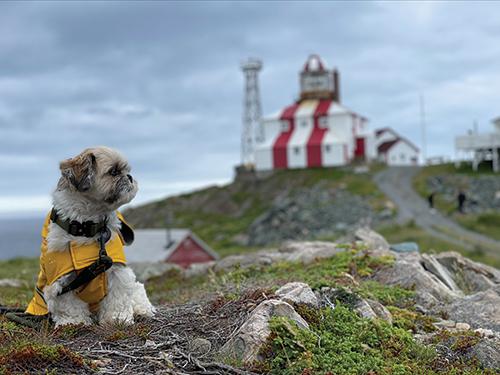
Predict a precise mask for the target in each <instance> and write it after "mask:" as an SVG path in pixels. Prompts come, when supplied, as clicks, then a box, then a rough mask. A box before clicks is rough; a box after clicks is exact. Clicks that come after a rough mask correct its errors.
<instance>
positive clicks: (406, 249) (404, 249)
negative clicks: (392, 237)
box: [391, 242, 420, 253]
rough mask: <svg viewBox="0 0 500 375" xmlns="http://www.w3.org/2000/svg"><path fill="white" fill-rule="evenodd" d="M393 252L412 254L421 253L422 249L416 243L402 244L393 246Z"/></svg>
mask: <svg viewBox="0 0 500 375" xmlns="http://www.w3.org/2000/svg"><path fill="white" fill-rule="evenodd" d="M391 250H392V251H395V252H396V253H411V252H413V251H415V252H417V253H418V252H419V251H420V248H419V246H418V243H416V242H401V243H396V244H392V245H391Z"/></svg>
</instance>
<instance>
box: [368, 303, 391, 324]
mask: <svg viewBox="0 0 500 375" xmlns="http://www.w3.org/2000/svg"><path fill="white" fill-rule="evenodd" d="M366 302H368V304H369V305H370V307H371V308H372V310H373V312H374V313H375V314H376V315H377V317H378V318H379V319H382V320H385V321H386V322H387V323H390V324H392V314H391V312H390V311H389V310H387V308H386V307H385V306H384V305H382V304H381V303H380V302H378V301H375V300H372V299H367V300H366Z"/></svg>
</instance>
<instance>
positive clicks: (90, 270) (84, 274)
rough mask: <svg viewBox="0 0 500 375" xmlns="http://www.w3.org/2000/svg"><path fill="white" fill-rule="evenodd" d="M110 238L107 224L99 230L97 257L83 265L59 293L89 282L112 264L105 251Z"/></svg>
mask: <svg viewBox="0 0 500 375" xmlns="http://www.w3.org/2000/svg"><path fill="white" fill-rule="evenodd" d="M110 238H111V231H110V230H109V228H108V227H107V226H105V227H104V229H102V230H101V234H100V236H99V258H97V260H96V261H95V262H94V263H92V264H91V265H90V266H88V267H85V268H84V269H83V270H81V271H80V273H78V275H77V276H76V277H75V278H74V279H73V280H72V281H71V282H70V283H69V284H67V285H65V286H64V287H63V288H62V289H61V291H60V292H59V295H61V294H64V293H67V292H70V291H72V290H75V289H78V288H79V287H81V286H83V285H85V284H88V283H90V282H91V281H92V280H94V279H95V278H96V277H97V276H99V275H100V274H101V273H103V272H105V271H107V270H108V269H109V268H110V267H111V266H112V265H113V259H111V257H109V255H108V253H107V252H106V242H108V241H109V239H110Z"/></svg>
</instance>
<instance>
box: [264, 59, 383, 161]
mask: <svg viewBox="0 0 500 375" xmlns="http://www.w3.org/2000/svg"><path fill="white" fill-rule="evenodd" d="M299 83H300V94H299V99H298V100H297V101H296V102H295V103H293V104H291V105H288V106H286V107H284V108H283V109H281V110H279V111H277V112H276V113H274V114H272V115H269V116H266V117H264V118H262V119H261V124H260V125H261V127H260V128H261V134H262V136H261V139H260V141H259V142H258V143H256V145H255V149H254V152H255V167H256V169H257V170H261V171H264V170H274V169H293V168H317V167H333V166H341V165H346V164H349V163H351V162H352V161H353V160H355V159H362V160H371V159H373V158H375V156H376V154H375V152H376V151H375V147H374V142H373V137H372V136H370V134H369V133H368V130H367V123H368V120H367V119H366V118H365V117H364V116H362V115H360V114H358V113H356V112H354V111H352V110H350V109H348V108H346V107H344V106H343V105H342V104H341V103H340V74H339V72H338V71H337V69H335V68H334V69H331V70H330V69H328V68H327V66H326V64H325V62H324V61H323V60H322V59H321V58H320V57H319V56H318V55H311V56H309V58H308V59H307V61H306V62H305V64H304V65H303V68H302V70H301V71H300V73H299Z"/></svg>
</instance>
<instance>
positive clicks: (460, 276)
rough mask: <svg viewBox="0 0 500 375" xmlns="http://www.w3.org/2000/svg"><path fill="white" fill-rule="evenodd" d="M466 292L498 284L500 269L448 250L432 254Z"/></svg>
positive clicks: (499, 282)
mask: <svg viewBox="0 0 500 375" xmlns="http://www.w3.org/2000/svg"><path fill="white" fill-rule="evenodd" d="M432 257H433V258H434V259H436V260H437V261H438V262H439V263H440V264H441V265H442V266H443V267H444V268H445V269H446V270H447V271H448V273H449V275H450V276H451V278H452V279H453V281H454V282H455V284H456V285H457V286H458V287H459V288H460V289H462V290H463V291H464V292H465V293H466V294H468V293H475V292H480V291H484V290H487V289H489V288H491V287H493V286H495V285H498V284H500V271H499V270H497V269H495V268H493V267H490V266H487V265H485V264H481V263H477V262H474V261H472V260H470V259H467V258H465V257H464V256H462V255H461V254H459V253H456V252H454V251H448V252H445V253H440V254H437V255H433V256H432Z"/></svg>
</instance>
